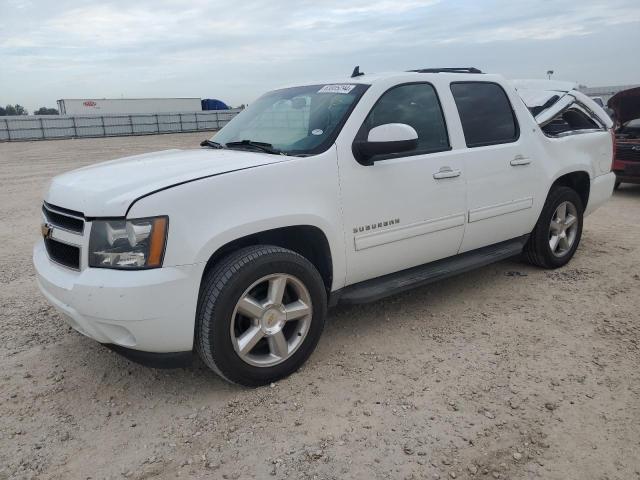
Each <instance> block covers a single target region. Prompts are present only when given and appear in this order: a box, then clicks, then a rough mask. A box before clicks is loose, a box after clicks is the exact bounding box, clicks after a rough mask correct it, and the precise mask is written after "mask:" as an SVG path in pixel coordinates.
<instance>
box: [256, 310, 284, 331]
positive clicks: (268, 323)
mask: <svg viewBox="0 0 640 480" xmlns="http://www.w3.org/2000/svg"><path fill="white" fill-rule="evenodd" d="M285 322H286V313H285V311H284V308H283V307H277V306H273V307H269V308H267V309H266V310H265V312H264V313H263V314H262V317H261V318H260V329H261V330H262V331H263V332H264V333H265V335H273V334H274V333H278V332H279V331H281V330H282V327H284V324H285Z"/></svg>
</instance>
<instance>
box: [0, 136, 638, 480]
mask: <svg viewBox="0 0 640 480" xmlns="http://www.w3.org/2000/svg"><path fill="white" fill-rule="evenodd" d="M204 137H205V135H204V134H202V133H200V134H190V135H184V134H183V135H162V136H149V137H128V138H127V137H124V138H110V139H82V140H60V141H47V142H29V143H4V144H0V184H1V188H0V219H1V222H0V359H1V360H0V361H1V363H0V365H1V367H2V371H1V372H0V427H1V428H0V479H8V478H11V479H13V478H16V479H22V478H45V479H47V478H55V479H76V478H93V479H102V478H123V477H126V478H133V479H143V478H163V479H164V478H166V479H173V478H176V477H182V478H212V479H217V478H223V479H244V478H257V479H262V478H276V479H284V478H295V479H307V478H308V479H351V478H354V479H422V478H426V479H438V478H440V479H451V478H459V479H466V478H475V479H535V478H543V479H558V480H567V479H579V480H584V479H598V480H605V479H607V480H613V479H621V480H629V479H640V453H639V452H640V368H639V367H640V345H639V343H638V342H639V341H640V326H639V321H640V268H639V265H640V186H632V185H623V186H622V187H621V189H620V190H619V191H618V192H616V194H615V195H614V197H613V199H612V200H611V201H610V202H609V203H608V204H607V205H605V206H604V207H602V208H601V209H600V210H598V211H597V212H596V213H594V214H593V215H592V216H591V217H589V218H588V219H587V220H586V221H585V228H584V234H583V240H582V243H581V245H580V248H579V250H578V252H577V254H576V257H575V258H574V259H573V261H572V262H571V263H570V264H569V265H568V266H567V267H565V268H562V269H559V270H555V271H545V270H540V269H537V268H533V267H530V266H527V265H525V264H522V263H519V262H518V261H515V260H514V261H506V262H502V263H499V264H496V265H493V266H489V267H486V268H483V269H480V270H477V271H475V272H472V273H469V274H465V275H464V276H461V277H457V278H453V279H450V280H446V281H443V282H440V283H438V284H435V285H432V286H429V287H426V288H421V289H418V290H415V291H412V292H409V293H406V294H402V295H398V296H395V297H392V298H389V299H387V300H384V301H379V302H376V303H374V304H369V305H365V306H357V307H340V308H338V309H335V310H333V311H331V312H330V315H329V324H328V326H327V329H326V330H325V333H324V336H323V338H322V339H321V341H320V345H319V347H318V349H317V350H316V352H315V353H314V354H313V355H312V357H311V359H310V360H309V362H308V363H307V364H306V365H305V366H304V367H303V368H302V369H301V370H300V371H299V372H298V373H297V374H295V375H293V376H292V377H290V378H288V379H286V380H283V381H281V382H279V383H277V384H275V385H272V386H271V387H265V388H260V389H254V390H251V389H245V388H241V387H237V386H232V385H229V384H227V383H225V382H223V381H222V380H220V379H219V378H218V377H216V375H215V374H213V373H211V372H210V371H208V370H207V369H206V368H205V367H204V366H203V365H202V364H201V363H199V362H197V363H196V364H195V365H194V366H193V367H191V368H188V369H179V370H153V369H149V368H145V367H141V366H138V365H135V364H132V363H129V362H128V361H127V360H125V359H123V358H121V357H119V356H118V355H116V354H114V353H112V352H110V351H109V350H107V349H106V348H104V347H102V346H100V345H98V344H97V343H96V342H94V341H92V340H90V339H88V338H85V337H83V336H81V335H80V334H78V333H76V332H75V331H73V330H70V329H69V328H68V327H67V326H66V325H65V324H64V323H63V322H62V321H61V319H60V318H59V317H58V315H57V314H56V313H55V311H54V310H53V308H51V307H50V306H49V305H48V304H47V303H46V302H45V300H44V298H43V297H42V296H41V295H40V294H39V292H38V289H37V287H36V284H35V279H34V271H33V267H32V265H31V247H32V244H33V243H34V242H35V241H36V240H37V238H38V235H39V208H40V205H41V198H42V192H43V189H44V188H45V186H46V184H47V181H48V180H49V179H50V178H51V177H52V176H54V175H56V174H58V173H61V172H63V171H66V170H69V169H72V168H76V167H79V166H82V165H86V164H89V163H93V162H96V161H100V160H107V159H112V158H116V157H119V156H124V155H125V154H131V153H140V152H146V151H152V150H160V149H165V148H174V147H183V148H192V147H197V142H198V141H199V140H201V139H202V138H204Z"/></svg>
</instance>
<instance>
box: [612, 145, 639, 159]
mask: <svg viewBox="0 0 640 480" xmlns="http://www.w3.org/2000/svg"><path fill="white" fill-rule="evenodd" d="M636 148H637V149H638V150H634V149H636ZM616 160H623V161H625V162H640V143H637V144H627V143H619V144H618V145H617V147H616Z"/></svg>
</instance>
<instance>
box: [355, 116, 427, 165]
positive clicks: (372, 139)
mask: <svg viewBox="0 0 640 480" xmlns="http://www.w3.org/2000/svg"><path fill="white" fill-rule="evenodd" d="M417 147H418V133H417V132H416V131H415V129H414V128H413V127H411V126H410V125H407V124H404V123H387V124H385V125H379V126H377V127H374V128H372V129H371V130H370V131H369V136H368V137H367V140H366V141H356V142H354V144H353V154H354V156H355V157H356V160H358V161H359V162H360V163H362V164H363V165H373V161H372V160H371V159H372V158H373V157H374V156H375V155H389V154H392V153H402V152H409V151H411V150H415V149H416V148H417Z"/></svg>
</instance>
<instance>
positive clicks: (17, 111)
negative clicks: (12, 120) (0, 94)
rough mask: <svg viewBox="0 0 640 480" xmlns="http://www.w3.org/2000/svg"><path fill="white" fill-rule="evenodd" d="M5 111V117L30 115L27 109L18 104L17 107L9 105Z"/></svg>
mask: <svg viewBox="0 0 640 480" xmlns="http://www.w3.org/2000/svg"><path fill="white" fill-rule="evenodd" d="M4 110H5V115H29V112H27V109H26V108H24V107H23V106H22V105H19V104H17V103H16V104H15V105H7V106H6V107H5V108H4Z"/></svg>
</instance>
